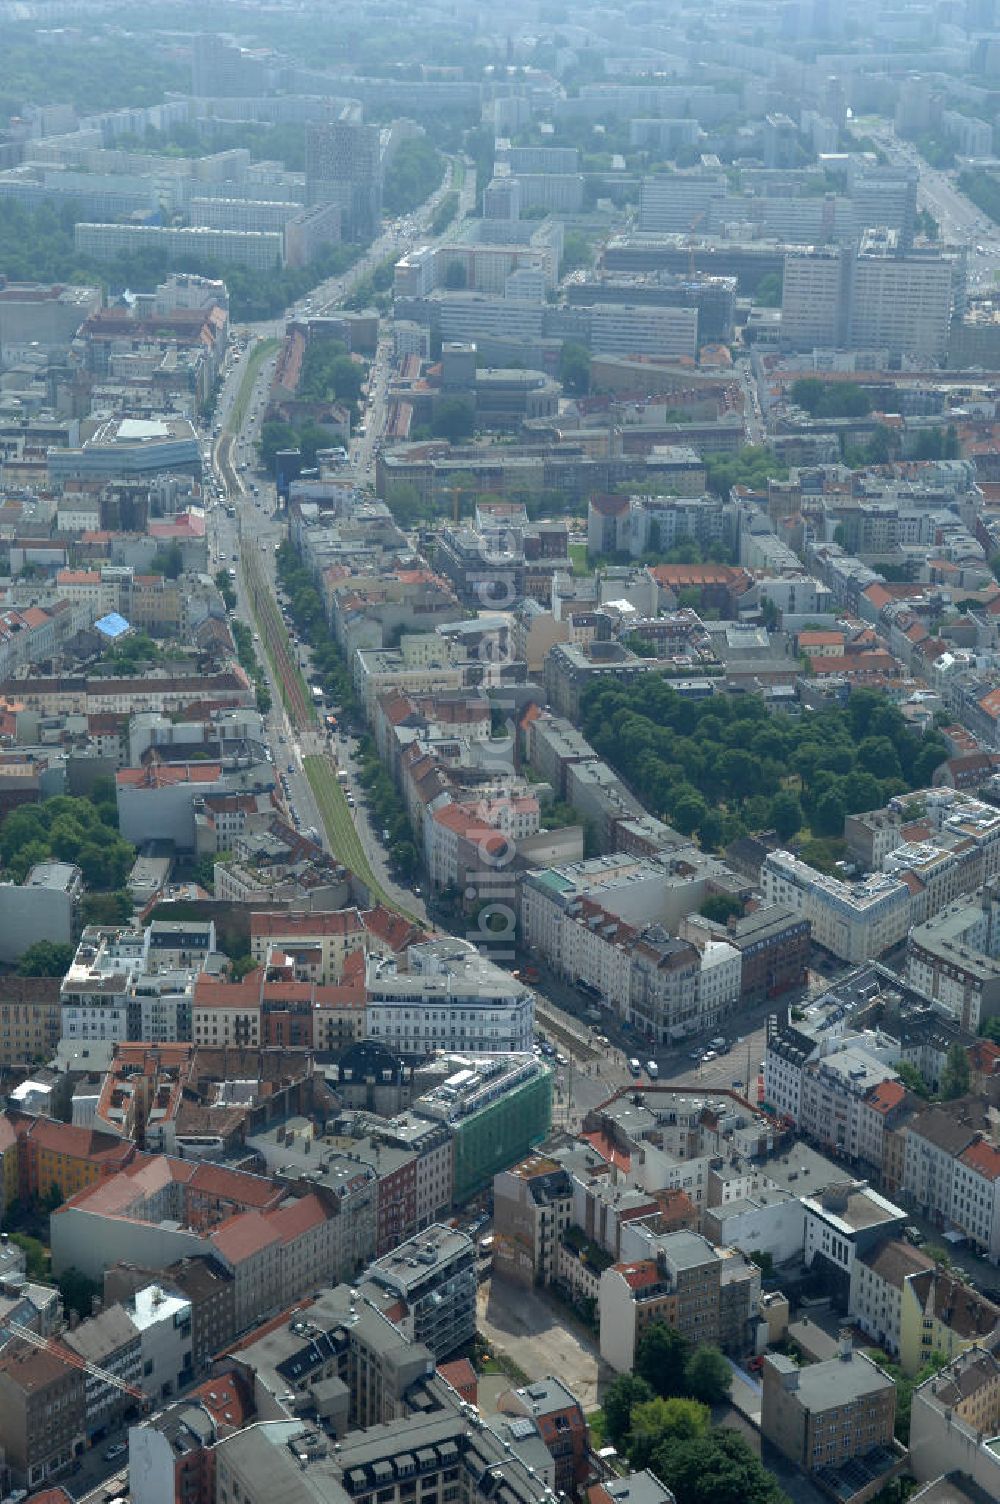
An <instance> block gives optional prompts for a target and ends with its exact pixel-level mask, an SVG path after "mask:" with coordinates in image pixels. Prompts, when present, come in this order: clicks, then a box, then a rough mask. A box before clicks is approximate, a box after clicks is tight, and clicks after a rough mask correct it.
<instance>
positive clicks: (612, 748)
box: [581, 674, 948, 864]
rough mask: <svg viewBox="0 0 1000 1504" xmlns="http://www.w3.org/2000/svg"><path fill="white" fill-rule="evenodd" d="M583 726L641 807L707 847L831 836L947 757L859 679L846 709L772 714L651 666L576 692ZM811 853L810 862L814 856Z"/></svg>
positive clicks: (937, 742) (914, 785) (918, 783)
mask: <svg viewBox="0 0 1000 1504" xmlns="http://www.w3.org/2000/svg"><path fill="white" fill-rule="evenodd" d="M581 722H582V730H583V732H584V734H585V735H586V737H587V738H588V740H589V741H590V742H591V744H592V746H593V747H594V749H595V751H596V752H597V754H598V756H599V757H603V758H604V759H605V760H606V761H607V762H608V763H609V764H610V765H611V767H613V768H614V769H615V771H616V772H617V773H618V774H619V775H620V776H621V778H622V779H623V780H624V781H625V782H626V783H627V784H628V785H629V786H630V787H631V788H633V789H641V790H642V797H643V801H644V803H645V804H646V806H647V808H648V809H650V811H651V812H652V813H653V814H655V815H656V816H657V817H658V818H660V819H662V820H665V821H667V822H668V823H669V824H671V825H674V826H675V827H676V828H677V829H678V830H679V831H681V832H682V834H684V835H696V836H697V837H698V840H699V841H700V843H701V844H702V846H704V847H705V848H706V849H708V850H715V849H717V848H718V847H720V846H723V845H726V844H727V843H728V842H729V841H732V840H735V839H736V838H737V837H738V836H741V835H746V834H748V833H754V832H757V831H761V830H769V829H776V830H778V832H779V834H780V835H781V837H782V839H783V840H785V841H788V842H791V841H793V840H794V839H795V838H796V837H797V836H799V837H801V838H802V840H803V842H805V843H806V844H807V849H806V850H804V851H803V855H804V856H806V858H807V859H808V858H809V857H810V855H814V856H817V855H819V854H820V853H818V852H812V853H811V852H810V851H809V850H808V842H809V840H810V838H811V839H812V840H813V841H814V842H823V841H828V840H837V839H839V838H840V837H841V836H842V834H843V828H844V818H845V816H846V815H849V814H857V813H859V812H860V811H862V810H868V809H879V808H881V807H882V806H883V805H884V804H885V803H886V802H887V801H888V800H889V799H891V798H893V797H894V796H895V795H897V794H905V793H907V792H909V791H910V790H913V789H919V788H925V787H927V785H928V784H929V783H930V781H931V777H932V775H933V773H934V769H935V768H936V767H937V766H938V765H939V764H940V763H941V762H943V761H944V760H945V758H946V757H947V755H948V753H947V747H946V745H945V742H944V739H943V738H942V736H941V735H940V733H939V732H938V731H936V730H935V731H931V732H929V733H928V734H927V735H920V734H919V733H918V732H915V731H913V730H911V728H910V727H909V725H908V724H907V722H906V721H905V720H904V718H903V716H902V715H901V713H900V712H899V710H898V709H897V708H896V707H895V706H894V705H893V704H891V702H890V701H889V700H888V699H886V697H885V696H884V695H880V694H877V693H875V692H874V691H872V690H867V689H860V690H857V691H856V692H855V693H854V694H853V695H852V696H851V699H850V702H849V704H848V705H847V707H846V708H844V709H839V708H834V707H831V708H829V709H824V710H821V711H819V712H817V713H815V714H814V715H811V716H808V717H805V716H804V717H792V716H789V715H785V714H783V713H778V714H771V713H769V712H768V710H767V708H766V707H765V705H764V704H763V702H762V701H761V700H760V698H759V697H758V696H756V695H732V694H720V695H713V696H712V697H711V698H710V699H707V700H700V701H691V700H688V699H686V698H684V697H683V696H681V695H679V694H678V693H677V691H676V690H675V689H674V688H673V687H672V686H671V685H670V683H669V682H668V681H667V680H666V679H664V678H663V677H661V676H660V675H658V674H649V675H645V676H643V677H642V678H641V679H639V680H638V681H637V682H635V683H632V684H627V685H626V684H615V683H609V682H607V681H604V680H602V681H600V682H598V683H596V684H593V685H591V686H589V687H588V689H587V690H586V691H585V693H584V696H583V700H582V707H581ZM817 864H819V863H817Z"/></svg>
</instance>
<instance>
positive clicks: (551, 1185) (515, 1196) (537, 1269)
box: [493, 1154, 573, 1285]
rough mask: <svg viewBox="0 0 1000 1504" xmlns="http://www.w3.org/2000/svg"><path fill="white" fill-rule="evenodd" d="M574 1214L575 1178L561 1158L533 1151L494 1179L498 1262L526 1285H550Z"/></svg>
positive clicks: (496, 1265) (499, 1268)
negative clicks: (565, 1231) (562, 1242)
mask: <svg viewBox="0 0 1000 1504" xmlns="http://www.w3.org/2000/svg"><path fill="white" fill-rule="evenodd" d="M572 1220H573V1180H572V1177H571V1175H570V1172H569V1170H568V1169H567V1168H566V1167H565V1166H564V1165H562V1164H560V1163H559V1160H558V1159H556V1158H552V1157H549V1156H548V1155H543V1154H533V1155H532V1156H531V1157H530V1158H529V1159H526V1160H522V1162H521V1163H520V1164H518V1165H514V1166H513V1168H511V1169H509V1170H502V1171H501V1172H500V1173H499V1174H498V1175H496V1176H495V1177H494V1180H493V1267H494V1269H495V1270H496V1273H497V1274H498V1275H499V1276H501V1277H502V1278H504V1279H509V1280H513V1281H514V1282H515V1283H517V1284H521V1285H535V1284H539V1285H547V1284H549V1283H550V1281H551V1280H552V1279H553V1277H554V1275H555V1272H556V1250H557V1249H558V1246H559V1240H560V1238H561V1236H562V1234H563V1232H564V1230H565V1229H566V1228H567V1227H568V1226H569V1225H570V1223H571V1222H572Z"/></svg>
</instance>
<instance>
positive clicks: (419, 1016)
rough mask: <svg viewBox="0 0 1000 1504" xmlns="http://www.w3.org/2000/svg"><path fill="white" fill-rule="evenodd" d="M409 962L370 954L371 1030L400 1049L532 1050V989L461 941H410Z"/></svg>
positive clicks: (367, 983) (373, 1035)
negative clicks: (416, 943)
mask: <svg viewBox="0 0 1000 1504" xmlns="http://www.w3.org/2000/svg"><path fill="white" fill-rule="evenodd" d="M405 960H406V964H405V967H404V966H401V965H400V964H399V963H398V962H397V961H396V960H395V958H391V957H380V956H369V957H368V962H367V971H366V978H365V987H366V1008H365V1011H366V1026H367V1030H368V1033H369V1035H370V1036H371V1038H373V1039H377V1040H378V1041H379V1042H380V1043H382V1044H385V1045H387V1046H388V1047H389V1048H390V1049H392V1050H398V1051H401V1052H402V1053H403V1054H409V1055H412V1054H418V1055H419V1054H423V1053H425V1052H426V1051H427V1050H431V1049H437V1050H457V1051H460V1052H461V1051H465V1052H468V1053H473V1054H475V1053H482V1052H488V1053H497V1052H503V1051H509V1052H511V1053H518V1052H523V1051H526V1050H530V1049H531V1042H532V1031H533V1028H534V1016H535V1002H534V995H533V993H532V992H531V991H530V989H529V988H527V987H525V986H524V984H523V983H520V982H518V981H517V980H516V978H513V977H511V975H510V973H509V972H504V971H501V969H500V968H499V967H497V966H494V965H493V964H492V963H491V962H489V961H487V960H486V959H485V958H484V957H483V956H481V955H480V954H479V952H478V951H476V949H475V948H474V947H473V946H472V945H470V944H469V943H468V942H466V941H462V940H434V941H427V942H425V943H424V944H422V945H411V946H410V949H409V951H408V952H407V954H406V958H405Z"/></svg>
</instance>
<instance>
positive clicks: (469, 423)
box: [432, 397, 476, 444]
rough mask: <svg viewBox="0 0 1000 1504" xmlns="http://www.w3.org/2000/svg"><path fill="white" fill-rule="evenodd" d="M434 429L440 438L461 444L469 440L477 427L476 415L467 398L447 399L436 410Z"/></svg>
mask: <svg viewBox="0 0 1000 1504" xmlns="http://www.w3.org/2000/svg"><path fill="white" fill-rule="evenodd" d="M432 426H433V429H434V432H435V434H437V436H438V437H439V438H442V439H448V440H449V441H450V443H452V444H459V443H461V442H462V440H463V439H467V438H469V436H470V434H471V433H472V431H473V429H474V428H475V426H476V415H475V410H474V408H473V406H472V403H471V402H470V401H469V399H468V398H467V397H445V398H444V399H443V400H442V401H441V402H438V403H437V404H436V406H435V408H434V422H433V425H432Z"/></svg>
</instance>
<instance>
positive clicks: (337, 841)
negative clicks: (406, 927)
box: [302, 756, 420, 924]
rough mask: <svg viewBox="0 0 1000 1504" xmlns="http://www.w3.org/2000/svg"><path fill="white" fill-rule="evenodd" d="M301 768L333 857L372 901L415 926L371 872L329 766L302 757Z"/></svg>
mask: <svg viewBox="0 0 1000 1504" xmlns="http://www.w3.org/2000/svg"><path fill="white" fill-rule="evenodd" d="M302 766H303V768H304V769H305V775H306V777H307V778H308V780H309V787H310V788H311V789H312V791H313V797H314V798H315V800H316V804H317V806H318V808H319V812H320V815H321V816H322V818H323V824H324V826H325V827H326V833H327V836H328V837H329V841H330V846H331V848H332V850H333V854H334V856H335V857H336V858H337V859H338V861H341V862H343V864H344V866H345V867H349V868H350V869H351V871H352V872H353V873H355V874H356V875H357V876H358V877H359V878H360V879H361V881H362V882H363V883H365V884H366V885H367V887H368V888H369V890H370V892H371V894H372V897H373V898H377V899H378V900H379V901H380V902H381V903H384V904H385V906H386V907H387V908H389V909H394V910H395V912H396V913H397V914H402V916H403V918H404V919H409V920H410V921H411V922H412V923H413V924H419V923H420V920H419V919H417V917H416V915H415V914H408V913H407V911H406V910H405V909H402V908H400V906H399V904H398V903H394V902H393V900H392V899H391V898H390V897H389V895H388V893H386V891H385V889H384V888H383V887H382V885H381V883H380V882H379V881H378V879H377V878H376V876H375V874H374V872H373V871H372V869H371V864H370V862H369V861H368V858H367V856H366V855H365V849H364V847H363V846H362V844H361V837H360V836H359V835H358V831H357V827H356V826H355V824H354V816H353V814H352V812H351V810H350V808H349V806H348V803H347V799H346V797H345V795H344V791H343V789H342V788H341V787H340V784H339V783H338V782H337V778H336V774H335V773H334V771H333V768H332V766H331V764H330V763H329V762H328V761H327V760H326V758H325V757H316V756H313V757H304V758H303V759H302Z"/></svg>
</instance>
